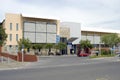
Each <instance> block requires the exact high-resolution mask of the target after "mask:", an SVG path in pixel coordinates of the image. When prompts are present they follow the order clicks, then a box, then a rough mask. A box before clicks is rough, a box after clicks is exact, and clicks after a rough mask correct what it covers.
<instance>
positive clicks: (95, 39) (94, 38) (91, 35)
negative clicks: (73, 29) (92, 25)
mask: <svg viewBox="0 0 120 80" xmlns="http://www.w3.org/2000/svg"><path fill="white" fill-rule="evenodd" d="M100 37H101V36H100V33H98V32H82V35H81V39H82V40H87V39H88V40H89V41H90V42H91V44H99V43H100Z"/></svg>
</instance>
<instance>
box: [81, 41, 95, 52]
mask: <svg viewBox="0 0 120 80" xmlns="http://www.w3.org/2000/svg"><path fill="white" fill-rule="evenodd" d="M80 48H82V49H84V51H85V53H89V52H90V49H92V48H93V45H92V44H91V43H90V41H89V40H81V41H80Z"/></svg>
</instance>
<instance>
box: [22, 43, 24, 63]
mask: <svg viewBox="0 0 120 80" xmlns="http://www.w3.org/2000/svg"><path fill="white" fill-rule="evenodd" d="M22 62H24V44H22Z"/></svg>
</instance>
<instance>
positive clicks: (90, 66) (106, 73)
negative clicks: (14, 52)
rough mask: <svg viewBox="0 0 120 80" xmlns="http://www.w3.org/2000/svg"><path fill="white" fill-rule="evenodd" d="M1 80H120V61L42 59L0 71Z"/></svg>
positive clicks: (74, 58) (65, 58) (69, 58)
mask: <svg viewBox="0 0 120 80" xmlns="http://www.w3.org/2000/svg"><path fill="white" fill-rule="evenodd" d="M0 80H120V61H116V60H114V58H111V59H95V60H90V59H88V58H78V57H76V56H70V57H42V58H40V61H39V62H36V63H33V64H32V65H29V66H27V67H25V68H23V69H18V70H5V71H0Z"/></svg>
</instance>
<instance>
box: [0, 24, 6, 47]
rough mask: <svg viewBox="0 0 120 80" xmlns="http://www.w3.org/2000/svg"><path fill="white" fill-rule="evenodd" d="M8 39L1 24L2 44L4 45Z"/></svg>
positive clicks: (0, 39) (0, 37)
mask: <svg viewBox="0 0 120 80" xmlns="http://www.w3.org/2000/svg"><path fill="white" fill-rule="evenodd" d="M6 39H7V34H6V33H5V29H4V28H3V27H2V26H0V46H2V45H3V44H4V43H5V41H6Z"/></svg>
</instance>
